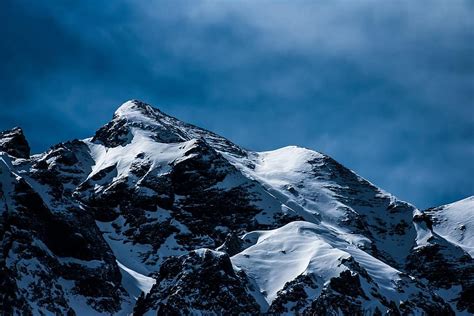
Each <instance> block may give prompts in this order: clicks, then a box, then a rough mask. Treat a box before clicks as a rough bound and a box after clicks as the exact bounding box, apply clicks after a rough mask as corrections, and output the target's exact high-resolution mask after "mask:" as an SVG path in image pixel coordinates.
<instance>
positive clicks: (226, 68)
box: [0, 0, 474, 207]
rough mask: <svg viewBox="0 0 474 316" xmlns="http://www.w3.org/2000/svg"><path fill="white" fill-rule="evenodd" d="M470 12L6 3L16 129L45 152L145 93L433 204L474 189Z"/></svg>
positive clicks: (3, 114)
mask: <svg viewBox="0 0 474 316" xmlns="http://www.w3.org/2000/svg"><path fill="white" fill-rule="evenodd" d="M473 13H474V7H473V5H472V2H470V1H429V2H428V1H417V2H414V1H397V2H379V1H357V2H348V1H318V2H313V1H296V2H275V1H259V2H254V1H226V2H215V1H199V2H197V1H131V0H119V1H103V2H99V3H98V2H97V1H91V0H85V1H78V2H71V1H48V2H45V1H32V0H30V1H27V0H4V1H1V3H0V19H1V20H2V25H3V27H2V28H1V29H0V34H1V37H2V44H1V49H0V58H1V60H2V61H3V62H2V64H1V66H0V67H1V71H0V84H1V85H2V89H0V128H2V129H4V128H10V127H12V126H13V125H21V126H22V127H24V128H25V130H26V133H27V136H28V138H29V140H30V142H31V143H32V145H33V148H34V149H35V150H36V151H40V150H44V149H45V148H46V147H47V146H49V145H51V144H53V143H56V142H58V141H62V140H66V139H70V138H74V137H88V136H90V135H91V134H92V133H93V132H94V130H95V129H96V128H97V127H98V126H100V125H101V124H103V123H105V122H106V121H107V120H108V119H109V118H110V116H111V114H112V112H113V111H114V109H115V108H116V107H117V106H118V105H119V104H121V103H122V102H123V101H125V100H128V99H131V98H139V99H143V100H145V101H147V102H149V103H152V104H154V105H156V106H159V107H161V108H162V109H163V110H164V111H165V112H168V113H170V114H173V115H175V116H177V117H179V118H182V119H184V120H187V121H190V122H193V123H195V124H197V125H202V126H204V127H206V128H208V129H212V130H215V131H216V132H219V133H221V134H223V135H224V136H227V137H229V138H230V139H232V140H234V141H236V142H237V143H239V144H243V145H244V146H246V147H248V148H251V149H256V150H267V149H273V148H276V147H279V146H284V145H288V144H298V145H302V146H306V147H309V148H312V149H316V150H319V151H322V152H325V153H328V154H330V155H332V156H333V157H335V158H336V159H338V160H339V161H341V162H343V163H344V164H346V165H347V166H349V167H350V168H352V169H354V170H355V171H357V172H358V173H359V174H361V175H362V176H364V177H367V178H368V179H370V180H371V181H373V182H374V183H376V184H377V185H380V186H382V187H383V188H385V189H387V190H388V191H391V192H393V193H395V194H397V195H398V196H400V197H401V198H403V199H406V200H409V201H412V202H414V203H415V204H416V205H418V206H419V207H427V206H431V205H436V204H440V203H446V202H449V201H451V200H456V199H460V198H463V197H465V196H467V195H471V194H473V193H474V183H473V180H472V179H474V177H473V176H474V166H473V165H474V164H472V162H471V161H472V160H474V142H473V141H474V113H473V111H474V110H473V107H474V101H473V100H474V60H473V59H474V57H473V56H474V44H473V43H474V19H472V18H471V17H472V16H473Z"/></svg>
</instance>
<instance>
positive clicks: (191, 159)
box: [0, 100, 474, 315]
mask: <svg viewBox="0 0 474 316" xmlns="http://www.w3.org/2000/svg"><path fill="white" fill-rule="evenodd" d="M473 201H474V198H472V197H471V198H468V199H466V200H463V201H460V202H458V203H453V204H450V205H446V206H441V207H438V208H433V209H429V210H426V211H420V210H417V209H416V208H415V207H414V206H412V205H410V204H408V203H406V202H403V201H399V200H397V199H396V198H395V197H393V196H392V195H390V194H388V193H386V192H384V191H382V190H380V189H378V188H377V187H375V186H374V185H372V184H371V183H369V182H367V181H366V180H364V179H362V178H361V177H359V176H358V175H356V174H354V173H353V172H351V171H350V170H349V169H347V168H345V167H344V166H342V165H340V164H339V163H337V162H336V161H334V160H333V159H331V158H330V157H328V156H326V155H323V154H320V153H317V152H314V151H311V150H308V149H304V148H299V147H285V148H281V149H278V150H275V151H270V152H252V151H248V150H245V149H243V148H241V147H239V146H237V145H235V144H233V143H231V142H230V141H228V140H227V139H225V138H223V137H221V136H219V135H216V134H214V133H212V132H209V131H206V130H204V129H201V128H198V127H196V126H193V125H190V124H187V123H184V122H181V121H179V120H178V119H176V118H173V117H171V116H168V115H166V114H164V113H163V112H161V111H159V110H157V109H155V108H153V107H151V106H150V105H148V104H145V103H143V102H140V101H136V100H134V101H129V102H126V103H125V104H123V105H122V106H120V107H119V108H118V109H117V111H116V112H115V114H114V116H113V119H112V121H110V122H109V123H108V124H106V125H105V126H103V127H101V128H100V129H99V130H98V131H97V132H96V134H95V135H94V136H93V137H91V138H88V139H84V140H72V141H69V142H66V143H61V144H58V145H55V146H53V147H51V148H50V149H49V150H47V151H46V152H44V153H41V154H37V155H33V156H30V149H29V146H28V143H27V142H26V139H25V137H24V135H23V133H22V131H21V129H18V128H15V129H13V130H11V131H6V132H2V133H0V240H1V242H0V250H1V251H0V314H2V315H3V314H5V315H102V314H103V315H111V314H112V315H128V314H130V313H132V312H133V313H134V315H144V314H147V315H150V314H160V315H162V314H189V315H194V314H211V315H212V314H215V315H218V314H258V313H267V312H268V313H272V314H275V315H280V314H282V315H283V314H307V315H335V314H344V315H365V314H374V315H377V314H378V315H383V314H388V315H412V314H427V315H450V314H453V315H454V314H460V315H461V314H463V313H464V314H469V313H474V306H473V305H472V302H474V279H473V276H474V263H473V257H472V256H473V249H474V248H473V246H474V241H473V237H472V236H473V234H474V226H473V223H474V205H473V204H474V203H472V202H473Z"/></svg>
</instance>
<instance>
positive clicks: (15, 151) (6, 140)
mask: <svg viewBox="0 0 474 316" xmlns="http://www.w3.org/2000/svg"><path fill="white" fill-rule="evenodd" d="M0 151H4V152H6V153H8V154H10V155H11V156H14V157H17V158H29V157H30V146H29V145H28V142H27V141H26V138H25V135H24V134H23V130H22V129H21V128H20V127H14V128H12V129H10V130H6V131H3V132H0Z"/></svg>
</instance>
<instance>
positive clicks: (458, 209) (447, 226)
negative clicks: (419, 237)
mask: <svg viewBox="0 0 474 316" xmlns="http://www.w3.org/2000/svg"><path fill="white" fill-rule="evenodd" d="M473 210H474V196H470V197H468V198H465V199H464V200H461V201H457V202H454V203H451V204H447V205H443V206H439V207H434V208H430V209H428V210H426V211H425V212H424V213H425V214H427V215H428V216H429V218H430V220H431V225H432V227H433V231H434V232H435V233H436V234H438V235H440V236H442V237H443V238H444V239H446V240H447V241H449V242H451V243H453V244H455V245H457V246H459V247H461V248H462V249H464V251H466V252H467V253H469V254H470V255H471V257H474V212H473Z"/></svg>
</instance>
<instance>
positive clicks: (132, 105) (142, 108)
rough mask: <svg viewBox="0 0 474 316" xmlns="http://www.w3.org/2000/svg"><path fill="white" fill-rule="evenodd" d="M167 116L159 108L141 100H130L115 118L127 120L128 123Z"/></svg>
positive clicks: (117, 112)
mask: <svg viewBox="0 0 474 316" xmlns="http://www.w3.org/2000/svg"><path fill="white" fill-rule="evenodd" d="M157 116H158V117H163V116H167V115H166V114H164V113H163V112H161V111H160V110H158V109H157V108H154V107H152V106H151V105H150V104H148V103H145V102H143V101H140V100H135V99H133V100H129V101H127V102H125V103H123V104H122V105H121V106H119V107H118V109H117V110H116V111H115V113H114V118H125V119H127V120H128V121H133V120H139V121H140V120H143V119H144V117H145V118H149V119H150V118H151V119H155V120H156V119H157Z"/></svg>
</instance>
